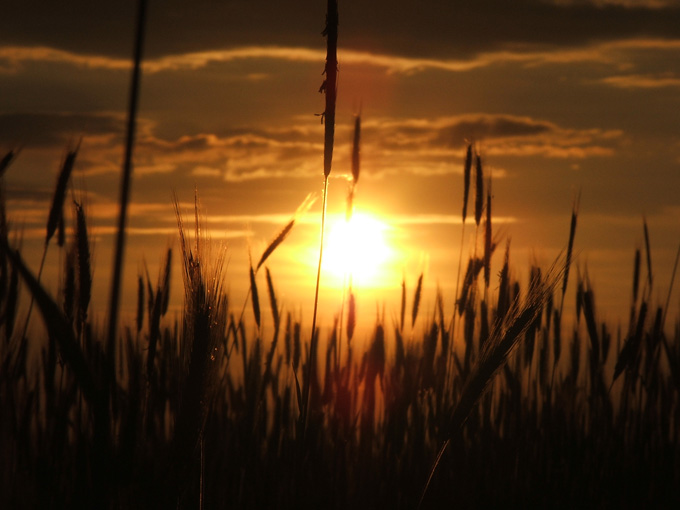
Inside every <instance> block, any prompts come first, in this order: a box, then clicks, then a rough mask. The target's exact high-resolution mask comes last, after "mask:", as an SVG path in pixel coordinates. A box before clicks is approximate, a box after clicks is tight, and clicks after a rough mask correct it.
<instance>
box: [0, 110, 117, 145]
mask: <svg viewBox="0 0 680 510" xmlns="http://www.w3.org/2000/svg"><path fill="white" fill-rule="evenodd" d="M123 132H124V119H123V116H122V115H119V114H115V113H0V143H2V144H7V145H26V146H54V145H59V146H65V145H66V144H68V143H74V142H77V141H78V140H79V139H80V138H81V137H83V138H86V137H91V138H90V139H91V140H97V141H98V143H102V142H105V143H107V144H111V143H113V142H114V141H116V140H117V139H118V140H120V136H121V134H122V133H123Z"/></svg>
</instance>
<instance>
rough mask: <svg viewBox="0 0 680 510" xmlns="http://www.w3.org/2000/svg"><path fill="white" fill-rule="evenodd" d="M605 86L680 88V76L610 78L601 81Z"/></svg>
mask: <svg viewBox="0 0 680 510" xmlns="http://www.w3.org/2000/svg"><path fill="white" fill-rule="evenodd" d="M601 83H604V84H605V85H611V86H612V87H617V88H622V89H661V88H675V87H680V76H678V75H676V74H673V73H666V74H660V75H651V74H629V75H621V76H610V77H608V78H604V79H602V80H601Z"/></svg>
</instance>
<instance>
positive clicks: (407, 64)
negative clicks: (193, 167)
mask: <svg viewBox="0 0 680 510" xmlns="http://www.w3.org/2000/svg"><path fill="white" fill-rule="evenodd" d="M678 49H680V39H652V38H634V39H622V40H615V41H605V42H593V43H590V44H585V45H582V46H564V47H560V48H554V47H552V48H549V49H537V48H536V47H535V46H532V45H527V46H521V47H515V48H512V49H509V48H508V49H498V50H496V51H480V52H478V53H476V54H469V55H466V56H464V57H461V58H451V57H444V56H442V57H438V58H435V57H422V56H419V57H415V56H405V55H399V54H389V53H381V52H377V51H357V50H351V49H342V48H341V49H340V50H339V52H338V59H339V61H340V64H341V66H358V65H361V66H371V67H375V68H379V69H383V70H385V71H386V72H388V73H404V74H413V73H416V72H424V71H428V70H436V71H445V72H467V71H471V70H474V69H479V68H484V67H489V66H493V65H502V64H507V63H512V64H517V65H523V66H528V67H536V66H543V65H556V64H562V65H564V64H574V63H602V64H608V65H612V66H621V65H623V64H624V63H625V65H630V55H629V54H630V53H631V52H635V51H645V50H646V51H652V50H657V51H664V50H665V51H677V50H678ZM324 59H325V50H323V49H321V48H319V49H310V48H304V47H289V46H285V47H284V46H247V47H236V48H228V49H219V50H218V49H214V50H210V51H202V52H192V53H180V54H173V55H166V56H163V57H159V58H151V59H146V60H145V61H144V63H143V66H144V72H146V73H150V74H155V73H164V72H180V71H195V70H197V69H202V68H206V67H207V66H209V65H212V64H227V63H231V62H236V61H239V60H277V61H284V62H297V63H313V64H319V63H321V62H323V61H324ZM27 63H59V64H64V65H69V66H74V67H78V68H84V69H94V70H96V69H98V70H108V71H120V70H128V69H130V62H129V60H127V59H120V58H115V57H106V56H101V55H92V54H90V55H88V54H81V53H74V52H70V51H64V50H59V49H54V48H48V47H0V72H5V73H16V72H18V71H19V70H20V69H21V66H23V65H25V64H27ZM236 78H238V76H237V77H236ZM236 78H235V79H236ZM268 78H269V75H268V74H267V73H245V74H243V75H242V76H240V79H243V80H246V81H261V80H266V79H268Z"/></svg>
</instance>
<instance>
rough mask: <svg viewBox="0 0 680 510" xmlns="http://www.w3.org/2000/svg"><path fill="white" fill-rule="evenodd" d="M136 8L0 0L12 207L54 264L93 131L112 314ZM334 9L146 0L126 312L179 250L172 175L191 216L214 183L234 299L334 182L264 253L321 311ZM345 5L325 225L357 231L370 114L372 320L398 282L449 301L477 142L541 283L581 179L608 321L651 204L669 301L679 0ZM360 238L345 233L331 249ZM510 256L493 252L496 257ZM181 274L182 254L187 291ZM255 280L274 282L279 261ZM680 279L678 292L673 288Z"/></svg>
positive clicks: (364, 281)
mask: <svg viewBox="0 0 680 510" xmlns="http://www.w3.org/2000/svg"><path fill="white" fill-rule="evenodd" d="M135 9H136V3H135V2H133V1H130V0H124V1H121V2H89V1H84V0H64V1H61V2H45V1H35V0H21V1H16V0H7V1H5V2H4V3H3V16H2V18H1V19H0V91H2V93H0V150H1V151H2V153H3V154H4V153H5V152H6V151H8V150H10V149H16V148H20V149H21V151H20V154H19V156H18V158H17V159H16V161H15V162H14V163H13V164H12V166H11V167H10V168H9V170H8V171H7V173H6V175H5V176H4V187H5V196H6V201H7V208H8V212H9V216H10V219H11V221H12V225H13V227H14V228H15V230H16V231H20V232H21V237H22V254H23V255H24V257H25V259H26V260H27V262H28V263H29V265H30V266H31V267H32V268H34V270H35V271H37V267H38V265H39V262H40V256H41V253H42V248H43V244H44V236H45V234H44V231H45V223H46V218H47V213H48V209H49V205H50V201H51V198H52V193H53V189H54V185H55V182H56V181H55V180H56V174H57V172H58V170H59V167H60V163H61V161H62V159H63V158H64V155H65V152H66V150H67V149H68V148H69V147H73V146H75V145H76V144H77V143H78V142H79V141H80V143H81V145H80V151H79V154H78V159H77V162H76V167H75V171H74V175H73V183H72V184H73V189H74V194H75V196H77V197H78V198H79V199H83V197H85V198H84V202H85V204H86V209H87V213H88V218H89V224H90V231H91V233H92V237H93V241H94V261H95V265H96V266H95V278H94V280H95V289H96V292H95V298H94V302H93V306H94V307H95V309H96V310H97V311H98V313H99V317H100V319H101V320H103V316H104V314H105V311H104V310H105V309H106V306H107V303H108V280H109V278H110V272H111V269H110V268H111V259H112V239H113V232H114V230H115V229H114V225H115V222H116V217H117V214H118V206H117V201H118V196H119V186H120V175H121V166H122V159H123V147H122V140H123V136H124V126H125V112H126V107H127V97H128V89H129V82H130V73H131V56H132V45H133V33H134V18H135ZM325 10H326V3H325V2H324V1H322V0H316V1H312V0H297V1H295V2H290V1H284V0H281V1H276V2H274V1H260V0H247V1H246V0H242V1H233V0H220V1H217V0H196V1H194V2H186V1H179V0H165V1H163V2H160V1H154V0H150V1H149V9H148V26H147V35H146V40H145V48H144V69H143V76H142V84H141V97H140V109H139V119H138V138H137V143H136V147H135V160H134V175H133V185H132V199H131V216H130V220H129V230H128V239H127V242H128V244H127V248H128V250H127V253H126V259H125V263H126V265H125V271H124V274H125V281H124V288H123V305H122V306H123V311H124V312H125V313H128V312H129V313H131V311H132V310H134V308H135V295H136V284H135V280H136V278H137V275H138V274H139V273H140V271H144V268H145V267H147V268H148V271H149V274H150V277H151V279H152V281H155V279H156V276H157V274H158V268H159V265H160V264H161V262H162V257H163V256H164V253H165V251H166V249H167V247H168V246H173V245H174V246H175V247H177V226H176V225H177V223H176V218H175V213H174V208H173V198H172V197H173V195H174V194H176V196H177V197H178V199H179V201H180V203H181V208H182V210H183V211H184V212H185V215H186V218H185V221H186V223H190V222H191V221H192V218H193V216H192V215H193V212H192V208H193V203H194V193H195V191H196V192H197V194H198V196H199V199H200V203H201V212H202V216H203V221H204V223H205V230H204V231H205V232H207V233H208V235H210V237H211V239H212V240H213V241H214V243H215V244H216V245H218V244H219V245H223V246H224V247H225V249H226V253H227V255H226V259H227V267H226V275H227V278H226V286H227V288H228V289H229V291H230V293H231V300H232V303H235V304H234V305H233V308H235V309H240V307H241V304H242V303H243V300H244V299H245V289H246V288H247V284H248V257H249V253H252V257H253V259H257V258H259V256H260V254H261V253H262V251H263V249H264V248H265V246H266V245H267V243H268V242H269V241H270V240H271V239H272V238H274V237H275V236H276V234H277V233H278V232H279V231H280V230H281V228H282V227H283V226H284V225H285V224H286V223H287V222H288V221H289V220H290V219H291V218H292V217H293V215H294V214H295V211H296V209H297V208H298V207H299V206H300V204H301V203H302V202H303V201H304V200H305V198H306V197H307V196H308V195H309V194H310V193H311V194H313V195H314V196H315V197H316V198H317V200H316V202H315V203H314V204H313V206H312V207H311V208H310V209H309V211H308V212H306V213H304V214H300V215H299V216H298V217H297V221H296V225H295V227H294V229H293V231H292V233H291V235H290V236H289V237H288V239H286V241H285V243H284V244H283V245H282V246H281V247H280V248H279V249H277V251H276V252H275V253H274V254H273V255H272V256H271V258H270V259H269V260H268V262H267V265H268V267H269V268H270V270H271V272H272V275H273V277H274V281H275V286H276V289H277V293H278V294H279V298H280V300H281V301H282V302H283V303H284V304H285V306H286V309H287V310H288V311H291V312H293V313H295V314H298V315H300V316H301V317H302V319H303V322H307V323H309V322H311V321H310V315H311V306H312V300H313V286H314V276H315V274H316V263H317V257H318V241H319V221H320V214H321V200H320V197H321V192H322V187H323V165H322V161H323V125H322V124H321V123H320V118H319V116H318V114H320V113H321V112H322V111H323V109H324V98H323V96H322V95H321V94H319V93H318V90H319V86H320V85H321V83H322V81H323V76H322V71H323V68H324V59H325V40H324V38H323V37H322V35H321V32H322V30H323V27H324V19H325ZM339 19H340V24H339V36H338V46H339V53H338V60H339V82H338V106H337V119H336V122H337V125H336V143H335V152H334V160H333V170H332V173H331V176H330V181H329V194H328V200H329V205H328V216H329V225H330V226H329V232H330V233H329V234H328V235H327V239H328V240H329V243H331V244H333V243H335V245H338V244H340V245H342V244H343V243H342V242H339V241H338V235H339V234H333V233H332V232H333V230H337V229H335V227H333V225H334V223H335V222H337V220H338V218H342V217H343V214H344V208H345V200H346V196H347V189H348V176H349V175H350V154H351V142H352V130H353V125H354V116H355V115H356V114H357V113H359V112H361V116H362V138H361V143H362V145H361V155H362V159H361V174H360V179H359V182H358V186H357V193H356V197H355V215H356V216H357V217H359V218H361V217H363V218H367V221H366V222H367V223H368V224H369V227H368V230H366V231H365V232H364V233H363V234H362V235H363V236H364V237H361V236H359V237H360V238H361V241H359V242H358V243H357V244H358V246H357V247H356V254H355V255H354V256H353V257H354V259H355V260H356V263H357V265H358V266H360V267H362V268H363V269H364V270H365V271H364V272H363V273H361V272H360V271H359V269H358V268H357V269H356V270H357V271H358V273H357V274H356V275H355V276H353V277H352V280H353V287H354V288H355V290H356V292H357V300H358V303H359V306H360V308H359V309H360V310H361V311H362V312H363V315H362V317H363V318H365V319H366V320H367V321H368V322H370V321H373V322H374V321H375V316H376V314H377V313H382V312H381V310H385V312H384V313H385V317H386V320H391V318H393V317H394V316H395V315H396V313H397V310H396V308H395V307H396V305H395V303H396V302H397V301H398V300H399V298H400V292H401V291H400V289H401V283H402V279H405V281H406V285H407V288H408V289H409V292H412V291H413V288H414V287H415V284H416V280H417V278H418V275H419V274H420V273H421V272H422V273H424V275H425V277H424V295H425V296H427V299H426V301H425V304H424V310H425V313H432V311H433V302H434V297H435V292H436V289H437V288H440V289H441V291H442V293H443V297H444V301H445V303H446V306H447V307H449V309H450V308H452V306H453V295H454V292H455V290H454V289H455V285H456V275H457V268H458V260H459V253H460V251H459V250H460V243H461V238H463V239H464V241H465V242H464V257H467V256H469V254H470V253H471V252H473V250H474V242H475V228H474V224H473V223H471V222H470V221H469V220H468V223H467V225H466V229H465V231H464V233H461V208H462V197H463V177H462V171H463V161H464V155H465V148H466V144H467V143H468V142H474V143H475V146H476V148H477V150H478V151H479V153H480V155H481V157H482V161H483V165H484V170H485V174H486V175H487V176H490V177H491V181H492V190H493V227H494V232H495V233H496V235H497V239H498V241H499V243H500V246H504V245H505V242H506V240H507V239H508V238H509V239H510V240H511V255H510V260H511V264H512V267H513V274H514V276H515V277H516V278H518V279H519V280H520V281H521V282H523V283H525V282H526V280H527V278H528V272H529V267H530V265H531V264H532V263H536V264H540V265H541V266H543V267H544V268H545V267H548V266H549V265H550V263H551V262H552V261H553V260H554V259H555V257H556V256H557V255H558V254H559V253H560V251H561V250H564V249H565V248H566V245H567V241H568V236H569V221H570V215H571V211H572V206H573V204H574V203H575V201H576V200H577V197H580V198H578V203H579V216H578V228H577V233H576V241H575V246H574V250H575V254H576V256H577V257H576V261H575V265H576V268H577V269H578V271H579V272H581V274H586V273H587V274H588V277H589V280H590V282H591V284H592V287H593V288H594V290H595V294H596V298H597V304H598V313H599V316H600V318H601V319H604V320H608V321H612V322H614V321H621V320H622V321H623V322H624V323H625V317H626V310H627V309H628V307H629V306H630V300H631V293H632V290H631V289H632V266H633V259H634V253H635V249H636V248H642V247H643V245H644V236H643V218H646V221H647V224H648V227H649V237H650V244H651V252H652V266H653V273H654V277H655V280H654V281H655V287H654V291H653V293H652V297H653V299H654V300H655V301H656V303H657V304H663V303H664V302H665V300H666V296H667V294H668V290H669V283H670V281H671V273H672V270H673V263H674V260H675V256H676V252H677V250H678V245H679V244H680V195H679V191H680V129H679V127H680V126H679V121H680V118H679V116H678V115H679V113H678V112H680V64H679V62H680V1H677V0H667V1H664V0H648V1H645V0H641V1H632V0H572V1H570V0H516V1H512V2H510V1H503V0H478V1H476V2H444V1H432V0H420V1H413V0H392V1H389V2H388V1H385V0H376V1H373V2H364V1H359V0H340V2H339ZM366 222H365V223H366ZM340 223H341V222H340ZM371 228H372V229H373V230H371ZM329 237H330V239H329ZM173 243H174V244H173ZM338 253H340V255H338ZM343 253H344V254H345V255H347V254H346V252H342V251H340V252H338V250H337V249H336V248H328V250H327V256H328V260H330V261H333V260H338V259H343V257H344V255H342V254H343ZM178 258H179V257H177V258H176V259H178ZM350 258H351V257H350ZM501 259H502V254H501V253H500V250H499V251H498V252H497V253H496V255H495V257H494V261H493V262H494V266H493V267H494V273H497V272H498V269H499V268H500V264H501V262H502V260H501ZM62 260H63V259H62V258H61V255H60V253H59V250H58V249H57V248H56V247H54V246H51V247H50V248H49V252H48V258H47V263H46V270H45V273H44V276H43V282H44V283H45V285H46V286H47V287H48V289H51V291H52V292H53V293H54V292H56V288H57V286H58V276H57V275H58V268H59V267H60V264H61V261H62ZM329 264H331V265H332V264H333V262H330V263H329ZM366 268H368V269H366ZM180 274H181V273H180V271H179V266H178V265H176V268H175V271H174V276H173V278H174V280H173V281H174V289H175V292H173V297H172V303H173V306H174V308H175V309H179V307H180V306H181V299H182V294H181V289H180V284H181V281H180V280H181V276H180ZM343 275H344V273H343V272H342V271H339V270H338V268H337V267H331V266H327V269H325V271H324V273H323V274H322V280H321V289H320V295H321V303H322V306H321V307H320V319H321V321H322V323H325V324H328V323H330V322H331V321H332V318H333V316H334V315H336V314H337V313H338V311H339V308H340V303H341V300H342V286H343V283H344V282H345V281H346V279H345V278H344V276H343ZM572 280H573V278H572ZM258 282H259V284H260V286H261V287H262V288H263V290H264V285H265V283H264V279H263V276H262V275H258ZM493 289H494V286H493V284H492V291H493ZM570 295H573V292H572V293H571V294H570ZM568 299H569V298H568ZM671 299H672V300H671V310H678V309H680V298H679V297H678V292H677V291H676V292H675V293H674V294H673V296H672V298H671ZM572 300H573V298H572ZM567 308H568V307H567ZM572 309H573V307H572ZM362 317H360V318H362Z"/></svg>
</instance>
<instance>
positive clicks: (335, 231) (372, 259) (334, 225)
mask: <svg viewBox="0 0 680 510" xmlns="http://www.w3.org/2000/svg"><path fill="white" fill-rule="evenodd" d="M388 230H389V226H388V225H387V224H386V223H385V222H384V221H381V220H380V219H379V218H378V217H377V216H375V215H372V214H370V213H366V212H355V213H354V214H353V215H352V218H351V219H350V220H349V221H347V220H346V218H344V217H343V216H338V217H337V218H335V219H333V220H331V222H329V225H328V237H327V241H326V243H325V245H324V253H323V262H322V270H323V272H324V276H325V277H326V278H330V279H332V280H335V283H336V284H337V285H344V284H345V283H346V282H348V281H349V280H350V279H351V282H352V285H353V286H354V287H375V286H380V284H381V282H383V281H384V280H385V279H386V278H387V276H388V275H387V272H388V265H389V262H390V260H391V259H392V258H393V257H394V250H393V249H392V248H391V247H390V245H389V243H388V240H387V236H386V233H387V231H388Z"/></svg>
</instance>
